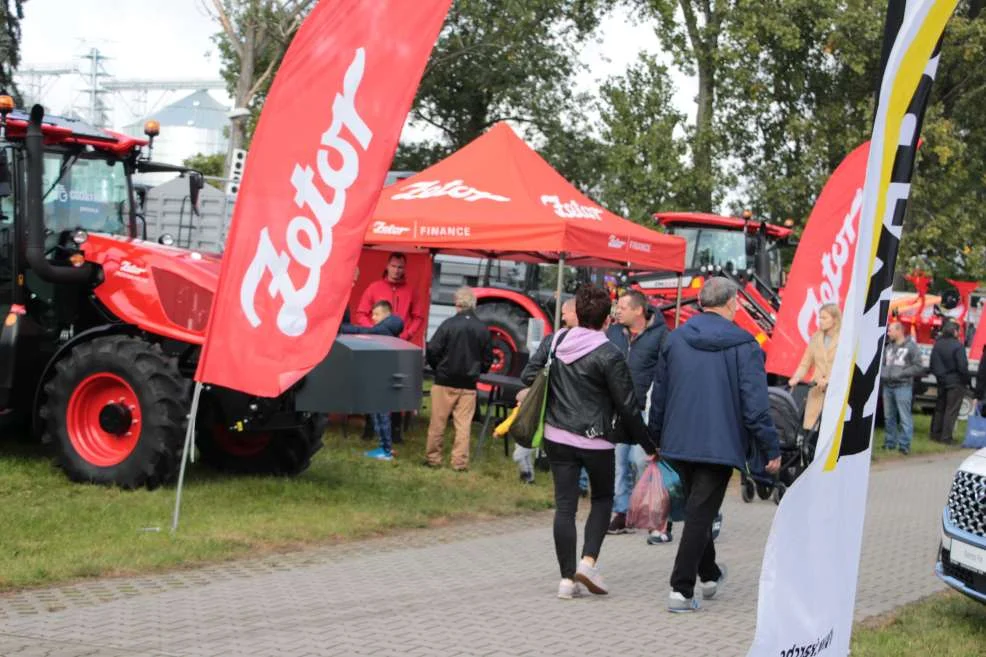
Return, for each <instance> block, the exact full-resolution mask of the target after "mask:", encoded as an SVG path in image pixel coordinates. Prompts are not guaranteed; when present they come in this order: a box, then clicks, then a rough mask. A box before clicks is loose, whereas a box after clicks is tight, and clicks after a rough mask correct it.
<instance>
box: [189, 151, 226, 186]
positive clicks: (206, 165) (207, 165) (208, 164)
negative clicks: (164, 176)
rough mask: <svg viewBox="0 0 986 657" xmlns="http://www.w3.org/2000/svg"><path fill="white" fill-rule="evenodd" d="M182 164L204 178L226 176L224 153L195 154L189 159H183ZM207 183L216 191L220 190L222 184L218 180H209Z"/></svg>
mask: <svg viewBox="0 0 986 657" xmlns="http://www.w3.org/2000/svg"><path fill="white" fill-rule="evenodd" d="M182 164H183V165H184V166H186V167H188V168H189V169H195V170H196V171H198V172H199V173H201V174H202V175H205V176H211V177H213V178H223V177H225V175H226V154H225V153H213V154H212V155H205V154H204V153H196V154H195V155H193V156H191V157H187V158H185V159H184V160H183V161H182ZM208 182H209V184H210V185H212V186H213V187H215V188H216V189H222V184H221V183H220V182H219V181H218V180H209V181H208Z"/></svg>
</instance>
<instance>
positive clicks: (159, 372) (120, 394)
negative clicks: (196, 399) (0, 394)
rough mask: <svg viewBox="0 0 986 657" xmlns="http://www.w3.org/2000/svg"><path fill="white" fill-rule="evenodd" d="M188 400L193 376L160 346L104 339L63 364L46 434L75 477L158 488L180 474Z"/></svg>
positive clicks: (45, 407)
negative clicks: (186, 376) (187, 376)
mask: <svg viewBox="0 0 986 657" xmlns="http://www.w3.org/2000/svg"><path fill="white" fill-rule="evenodd" d="M188 398H189V395H188V383H187V381H186V379H184V378H183V377H182V376H181V374H180V373H179V371H178V366H177V364H176V362H175V360H174V359H172V358H169V357H167V356H166V355H165V354H164V352H162V351H161V348H160V346H158V345H156V344H152V343H150V342H147V341H145V340H141V339H139V338H135V337H130V336H109V337H102V338H96V339H94V340H91V341H89V342H83V343H81V344H79V345H77V346H75V347H73V348H72V349H71V350H70V351H69V353H68V354H67V355H66V356H65V357H64V358H62V359H61V360H60V361H58V362H57V363H56V364H55V368H54V375H53V376H52V377H51V379H50V380H49V381H47V382H46V383H45V386H44V398H43V400H42V405H41V409H40V418H41V427H42V435H41V440H42V442H43V443H44V444H45V445H47V446H48V448H49V449H51V450H52V452H53V454H54V459H55V463H56V465H58V467H59V468H61V469H62V470H63V471H64V472H65V474H66V475H68V477H69V479H71V480H72V481H77V482H85V483H94V484H103V485H115V486H119V487H121V488H125V489H128V490H132V489H136V488H147V489H148V490H153V489H155V488H157V487H158V486H160V485H162V484H166V483H170V482H172V481H174V479H175V477H176V475H177V472H178V465H179V460H180V456H181V450H182V445H183V444H184V439H185V426H186V424H185V423H186V414H187V404H188Z"/></svg>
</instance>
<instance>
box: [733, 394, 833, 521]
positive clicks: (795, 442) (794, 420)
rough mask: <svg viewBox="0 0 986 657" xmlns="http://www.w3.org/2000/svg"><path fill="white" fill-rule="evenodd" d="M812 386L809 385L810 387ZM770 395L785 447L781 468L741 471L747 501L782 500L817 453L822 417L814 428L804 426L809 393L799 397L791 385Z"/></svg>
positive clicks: (772, 416)
mask: <svg viewBox="0 0 986 657" xmlns="http://www.w3.org/2000/svg"><path fill="white" fill-rule="evenodd" d="M807 388H808V386H805V389H807ZM768 394H769V397H770V416H771V418H772V419H773V420H774V426H775V427H776V428H777V437H778V440H779V441H780V447H781V469H780V470H779V471H778V473H777V474H776V475H771V474H768V473H766V472H756V471H753V470H751V471H750V472H741V473H740V484H741V486H742V487H741V493H742V497H743V501H744V502H752V501H753V500H754V497H759V498H760V499H761V500H766V499H772V500H773V501H774V504H780V503H781V498H783V497H784V493H785V492H787V489H788V487H789V486H790V485H791V484H793V483H794V480H795V479H797V478H798V477H799V476H801V473H802V472H804V471H805V468H807V467H808V464H809V463H811V461H812V459H813V458H814V457H815V444H816V443H817V442H818V427H819V422H820V421H821V418H819V420H818V421H816V422H815V426H814V427H812V428H811V429H803V428H802V426H801V425H802V424H803V419H804V412H805V397H806V396H805V395H804V394H802V395H799V398H800V399H796V398H795V396H794V395H792V393H791V392H790V391H788V389H787V388H778V387H772V388H769V389H768Z"/></svg>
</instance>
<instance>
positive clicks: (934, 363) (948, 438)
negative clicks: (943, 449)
mask: <svg viewBox="0 0 986 657" xmlns="http://www.w3.org/2000/svg"><path fill="white" fill-rule="evenodd" d="M958 335H959V327H958V324H956V323H955V322H953V321H950V320H946V321H945V323H944V324H943V325H942V327H941V335H940V336H939V337H938V340H937V341H936V342H935V346H934V347H932V349H931V373H932V374H934V375H935V386H936V387H937V388H938V391H937V395H936V397H937V399H936V401H935V414H934V416H933V417H932V418H931V439H932V440H933V441H935V442H936V443H945V444H946V445H951V444H952V443H954V442H955V439H954V438H953V436H952V433H953V432H954V431H955V422H956V421H957V420H958V419H959V410H960V409H961V408H962V400H963V399H964V398H965V391H966V389H967V388H968V387H969V359H968V358H967V357H966V355H965V347H964V346H962V343H961V342H960V341H959V338H958Z"/></svg>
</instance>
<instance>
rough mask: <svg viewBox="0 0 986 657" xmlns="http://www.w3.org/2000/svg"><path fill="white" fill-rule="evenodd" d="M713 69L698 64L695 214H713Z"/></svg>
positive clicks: (701, 62)
mask: <svg viewBox="0 0 986 657" xmlns="http://www.w3.org/2000/svg"><path fill="white" fill-rule="evenodd" d="M715 84H716V83H715V66H714V64H712V63H711V62H709V61H706V60H704V58H700V59H699V62H698V110H697V112H696V115H695V153H694V160H693V161H694V166H695V174H696V176H695V202H696V204H697V205H696V208H695V209H696V210H699V211H702V212H712V190H713V186H714V185H713V177H712V151H713V140H714V139H715V133H714V130H713V125H712V119H713V110H714V103H715Z"/></svg>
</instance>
